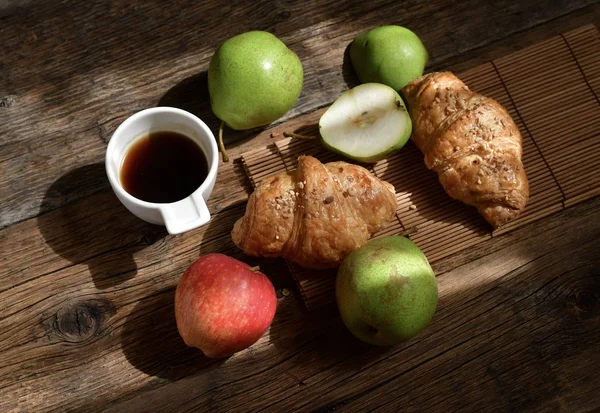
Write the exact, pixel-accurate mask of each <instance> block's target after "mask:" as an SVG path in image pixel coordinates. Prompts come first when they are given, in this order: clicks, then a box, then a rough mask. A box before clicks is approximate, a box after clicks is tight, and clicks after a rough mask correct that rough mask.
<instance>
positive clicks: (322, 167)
mask: <svg viewBox="0 0 600 413" xmlns="http://www.w3.org/2000/svg"><path fill="white" fill-rule="evenodd" d="M395 212H396V195H395V190H394V187H393V186H392V185H391V184H390V183H388V182H385V181H382V180H379V179H378V178H377V177H375V176H373V175H372V174H371V173H370V172H369V171H367V170H366V169H365V168H362V167H360V166H357V165H353V164H349V163H346V162H330V163H327V164H322V163H321V162H319V160H317V159H315V158H313V157H311V156H300V157H299V158H298V167H297V169H296V170H294V171H291V172H282V173H279V174H277V175H273V176H270V177H268V178H265V179H264V180H262V181H261V182H260V183H259V185H257V188H256V190H255V191H254V192H253V193H252V194H251V195H250V197H249V199H248V204H247V206H246V212H245V214H244V216H243V217H242V218H240V219H239V220H238V221H237V222H236V223H235V224H234V227H233V230H232V232H231V237H232V239H233V242H234V243H235V244H236V245H237V246H238V247H239V248H241V249H242V250H243V251H244V253H246V254H248V255H253V256H260V257H283V258H285V259H287V260H289V261H293V262H295V263H297V264H299V265H301V266H302V267H305V268H313V269H325V268H335V267H337V266H338V265H339V264H340V262H341V261H342V259H343V258H344V257H345V256H346V255H347V254H349V253H350V252H352V251H353V250H355V249H356V248H358V247H360V246H361V245H363V244H364V243H366V242H367V240H368V239H369V237H370V236H371V235H372V234H373V233H374V232H377V231H379V230H380V229H382V228H383V227H384V226H385V224H387V223H388V222H389V221H390V220H392V219H393V218H394V214H395Z"/></svg>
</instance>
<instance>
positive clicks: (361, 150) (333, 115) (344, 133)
mask: <svg viewBox="0 0 600 413" xmlns="http://www.w3.org/2000/svg"><path fill="white" fill-rule="evenodd" d="M411 130H412V123H411V120H410V116H409V114H408V112H407V110H406V107H405V106H404V102H403V101H402V98H401V97H400V95H398V93H396V91H395V90H394V89H392V88H391V87H389V86H386V85H383V84H381V83H365V84H363V85H359V86H356V87H355V88H352V89H350V90H348V91H346V92H344V93H342V94H341V95H340V97H338V98H337V99H336V101H335V102H333V104H332V105H331V106H330V107H329V109H327V111H326V112H325V113H324V114H323V116H321V119H320V120H319V133H320V134H321V142H322V143H323V145H324V146H325V147H327V148H329V149H330V150H332V151H334V152H338V153H340V154H342V155H344V156H346V157H348V158H350V159H354V160H356V161H359V162H377V161H379V160H381V159H383V158H385V157H387V156H389V155H391V154H392V153H394V152H396V151H398V150H400V149H401V148H402V147H403V146H404V145H405V144H406V142H407V141H408V138H409V137H410V133H411Z"/></svg>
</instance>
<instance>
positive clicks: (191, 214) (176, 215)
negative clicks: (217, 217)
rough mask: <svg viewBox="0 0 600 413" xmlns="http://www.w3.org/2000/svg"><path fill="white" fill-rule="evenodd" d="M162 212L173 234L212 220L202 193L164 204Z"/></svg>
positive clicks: (166, 224) (168, 230) (168, 229)
mask: <svg viewBox="0 0 600 413" xmlns="http://www.w3.org/2000/svg"><path fill="white" fill-rule="evenodd" d="M160 212H161V214H162V217H163V220H164V222H165V227H167V232H168V233H169V234H171V235H176V234H181V233H183V232H186V231H189V230H192V229H194V228H198V227H200V226H202V225H204V224H206V223H207V222H208V221H209V220H210V211H209V210H208V207H207V206H206V201H204V198H203V197H202V195H201V194H200V193H198V194H197V195H196V196H194V195H192V196H190V197H188V198H186V199H183V200H181V201H178V202H175V203H173V204H168V205H164V206H162V207H161V209H160Z"/></svg>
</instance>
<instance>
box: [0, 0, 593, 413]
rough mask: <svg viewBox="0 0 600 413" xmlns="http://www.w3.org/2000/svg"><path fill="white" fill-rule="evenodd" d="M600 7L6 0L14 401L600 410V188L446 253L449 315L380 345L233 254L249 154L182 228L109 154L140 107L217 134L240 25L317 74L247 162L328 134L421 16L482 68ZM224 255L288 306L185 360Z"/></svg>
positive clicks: (224, 407) (444, 59)
mask: <svg viewBox="0 0 600 413" xmlns="http://www.w3.org/2000/svg"><path fill="white" fill-rule="evenodd" d="M599 16H600V6H599V5H598V4H597V3H596V2H594V1H591V0H575V1H569V2H567V1H559V2H554V1H550V0H531V1H527V2H509V1H506V0H502V1H499V2H496V3H494V4H492V3H488V2H485V1H483V0H474V1H472V2H469V3H463V2H455V1H448V0H434V1H431V2H427V3H422V2H417V1H406V2H401V3H399V2H397V1H396V2H392V1H384V0H377V1H372V2H351V1H343V2H337V1H325V2H316V1H309V2H284V1H275V2H267V1H259V2H255V3H252V4H251V3H247V2H242V1H234V2H217V1H209V2H199V1H193V0H179V1H177V2H171V3H169V5H165V3H164V2H160V1H158V0H149V1H144V2H142V1H130V2H127V3H125V2H119V1H117V0H109V1H100V0H92V1H88V2H78V1H59V0H27V1H12V0H11V1H4V2H0V33H1V35H2V41H1V42H0V200H1V201H0V251H1V253H0V259H1V265H0V394H1V395H2V397H0V411H2V412H4V411H8V412H34V411H44V412H53V411H56V412H63V411H75V412H94V411H102V410H106V411H114V412H136V411H149V410H151V411H157V412H161V411H163V412H172V411H208V410H210V411H249V410H254V411H256V410H259V409H262V410H264V411H287V410H298V411H309V410H321V411H333V410H347V411H364V410H366V409H380V410H384V411H397V410H399V409H403V410H413V411H420V410H423V409H425V408H428V409H429V410H431V411H448V410H471V411H481V410H484V409H485V410H492V411H526V410H529V411H565V412H571V411H576V412H578V411H582V412H583V411H592V410H595V409H598V408H599V407H600V400H599V395H598V392H597V389H598V388H600V383H599V381H598V377H597V375H596V374H595V371H596V370H597V369H598V368H600V360H598V356H597V354H598V352H599V351H600V348H599V343H600V339H599V338H598V335H597V331H598V327H599V326H598V323H599V322H600V321H599V320H600V315H599V313H600V310H599V302H600V286H599V273H598V271H599V268H600V257H599V256H598V251H600V248H599V246H600V245H599V244H598V240H599V239H600V228H599V226H598V225H600V215H599V213H600V199H598V198H596V199H593V200H591V201H587V202H584V203H582V204H580V205H577V206H575V207H573V208H569V209H567V210H566V211H563V212H560V213H558V214H556V215H553V216H551V217H548V218H546V219H544V220H543V221H539V222H536V223H533V224H531V225H528V226H526V227H524V228H521V229H518V230H516V231H515V232H512V233H510V234H503V235H500V236H498V237H497V238H494V239H493V240H491V241H489V242H487V243H484V244H482V245H479V246H476V247H474V248H471V249H469V250H467V251H465V252H462V253H460V254H457V255H453V256H451V257H448V258H446V259H443V260H441V261H439V262H436V265H435V270H436V273H437V274H438V275H439V282H440V293H441V301H440V308H439V311H438V312H437V313H436V317H435V319H434V322H433V323H432V324H431V326H430V327H429V328H428V329H427V330H426V331H425V332H424V333H423V334H422V335H419V336H418V337H417V338H416V339H415V340H413V341H411V342H409V343H406V344H405V345H401V346H397V347H394V348H391V349H378V348H372V347H368V346H365V345H362V344H360V343H359V342H358V341H357V340H355V339H353V338H352V337H351V336H350V334H349V333H348V332H347V331H346V329H345V328H344V326H343V325H342V324H341V321H340V319H339V317H338V314H337V311H336V309H335V307H333V306H329V307H325V308H323V309H322V310H320V311H319V312H317V313H314V314H306V313H305V312H303V310H302V306H301V302H300V299H299V297H298V293H297V292H296V291H295V290H294V289H293V283H292V280H291V278H290V277H289V273H288V271H287V270H286V267H285V264H284V263H283V262H282V261H280V260H252V259H250V258H249V257H244V256H242V255H241V254H240V252H239V251H238V250H237V249H236V248H235V246H234V245H233V244H232V242H231V240H230V237H229V235H228V229H229V228H231V225H232V224H233V222H234V221H235V219H237V218H238V217H240V216H241V215H242V213H243V209H244V203H243V202H244V201H245V200H246V198H247V194H248V190H249V186H248V182H246V181H245V180H244V173H243V170H242V169H241V168H242V167H241V164H239V163H230V164H226V165H221V166H220V169H219V178H218V183H217V188H216V190H215V193H214V196H213V197H212V199H211V201H210V209H211V211H212V212H213V219H212V220H211V223H210V224H209V225H207V226H206V227H203V228H201V229H199V230H197V231H193V232H190V233H187V234H184V235H180V236H176V237H173V236H169V235H167V234H166V233H165V231H164V229H163V228H161V227H156V226H153V225H149V224H146V223H144V222H141V221H139V220H137V219H136V218H135V217H133V216H131V214H129V213H128V212H127V211H126V210H125V209H124V208H123V207H122V206H121V205H120V204H119V202H118V201H117V199H116V197H115V196H114V195H113V194H112V193H111V192H110V190H109V187H108V184H107V181H106V179H105V176H104V170H103V166H102V162H103V156H104V150H105V148H106V143H107V141H108V139H109V137H110V135H111V133H112V132H113V130H114V129H115V128H116V126H117V125H118V124H119V123H120V122H121V121H122V120H123V119H125V118H126V117H127V116H129V115H130V114H132V113H134V112H136V111H137V110H140V109H142V108H146V107H149V106H155V105H158V104H161V105H163V104H164V105H172V106H178V107H183V108H185V109H189V110H191V111H192V112H194V113H196V114H198V115H200V116H201V117H202V118H204V119H206V120H207V122H208V123H209V125H210V126H211V127H212V128H213V130H214V127H215V125H216V120H215V119H214V117H212V116H211V115H210V109H209V107H208V104H207V102H208V101H207V95H206V83H205V80H206V74H205V70H206V68H207V67H208V62H209V59H210V56H211V54H212V52H213V51H214V49H215V47H216V46H217V45H218V44H219V43H221V42H222V41H223V40H224V39H226V38H227V37H229V36H231V35H233V34H235V33H238V32H240V31H244V30H250V29H266V30H271V31H273V32H274V33H275V34H277V35H278V36H280V37H281V38H282V39H283V40H284V41H285V42H286V43H287V44H288V45H289V46H290V47H291V48H292V49H293V50H294V51H296V52H297V53H298V54H299V55H300V57H301V58H302V60H303V64H304V65H305V74H306V81H305V88H304V92H303V94H302V96H301V98H300V101H299V103H298V105H297V106H296V107H295V108H294V109H293V110H292V111H291V112H290V113H289V114H287V115H286V117H285V118H284V119H282V121H281V122H284V121H285V123H281V122H280V123H278V124H275V125H273V126H272V127H270V128H267V129H265V130H260V131H250V132H247V133H242V134H236V133H233V132H231V131H229V132H228V133H229V135H228V136H229V142H230V143H229V147H230V150H231V155H232V158H236V157H238V156H239V155H240V154H241V153H244V152H247V151H248V150H250V149H253V148H258V147H261V146H264V145H265V143H266V142H269V141H270V139H271V138H270V133H271V132H279V133H280V132H282V131H283V130H284V129H288V128H289V129H292V130H295V129H299V128H303V127H305V126H306V125H307V124H310V123H311V122H312V123H314V120H315V119H318V113H319V112H318V110H319V109H320V108H322V107H324V106H326V105H328V104H329V103H331V101H333V100H334V99H335V98H336V97H337V95H338V94H339V93H340V92H341V91H343V90H345V89H346V88H347V85H348V84H350V85H352V84H353V82H355V80H354V79H353V77H352V73H351V72H350V71H348V67H347V64H346V66H344V51H345V48H346V47H347V45H348V43H349V42H350V41H351V40H352V38H353V37H354V36H355V35H356V34H358V33H359V32H362V31H363V30H366V29H368V28H371V27H374V26H376V25H379V24H386V23H398V24H406V25H409V26H410V27H411V28H413V29H414V30H415V31H416V32H417V33H418V34H419V35H420V36H421V37H422V38H423V40H424V41H425V43H426V44H427V46H428V48H429V49H430V51H431V55H432V61H431V64H430V68H436V67H444V68H453V69H456V70H466V69H469V68H472V67H474V66H476V65H477V64H479V63H481V62H483V61H488V60H490V59H492V58H498V57H501V56H504V55H506V54H507V52H509V51H514V50H519V49H521V48H522V47H524V46H527V45H530V44H532V43H535V42H538V41H541V40H545V39H548V38H550V37H552V36H554V35H556V34H559V33H562V32H565V31H568V30H570V29H573V28H576V27H579V26H581V25H583V24H588V23H595V24H596V25H597V26H598V25H600V19H599ZM216 251H218V252H222V253H226V254H230V255H232V256H234V257H238V258H241V259H244V260H245V261H247V262H249V263H252V264H259V265H261V268H262V269H263V270H264V271H265V272H266V273H267V274H269V276H271V278H272V279H273V282H274V284H275V286H276V289H277V292H278V297H279V303H278V312H277V316H276V319H275V321H274V323H273V325H272V326H271V328H270V330H269V332H268V333H267V334H265V336H264V337H263V338H262V339H261V340H260V341H259V342H258V343H257V344H256V345H254V346H252V347H251V348H250V349H248V350H246V351H244V352H241V353H239V354H237V355H236V356H234V357H232V358H230V359H227V360H208V359H206V358H204V357H203V356H202V355H201V354H200V353H199V352H198V351H194V350H192V349H188V348H186V347H185V346H184V345H183V343H182V342H181V339H180V338H179V336H178V334H177V331H176V329H175V324H174V320H173V311H172V302H173V293H174V288H175V286H176V283H177V280H178V278H179V276H180V275H181V274H182V272H183V271H184V270H185V268H186V267H187V266H188V265H189V264H190V263H191V262H192V261H193V260H195V259H196V258H197V257H198V255H199V254H202V253H207V252H216Z"/></svg>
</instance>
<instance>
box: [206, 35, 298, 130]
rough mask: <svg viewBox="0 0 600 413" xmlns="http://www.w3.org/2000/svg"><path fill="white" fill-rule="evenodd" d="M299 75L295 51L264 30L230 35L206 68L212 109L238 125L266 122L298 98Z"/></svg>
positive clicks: (271, 120)
mask: <svg viewBox="0 0 600 413" xmlns="http://www.w3.org/2000/svg"><path fill="white" fill-rule="evenodd" d="M302 81H303V71H302V64H301V63H300V59H299V58H298V56H297V55H296V54H295V53H294V52H293V51H291V50H290V49H289V48H288V47H287V46H286V45H285V44H284V43H283V42H282V41H281V40H279V39H278V38H277V37H275V36H274V35H272V34H271V33H268V32H264V31H251V32H246V33H242V34H240V35H237V36H234V37H232V38H230V39H228V40H227V41H225V42H224V43H223V44H222V45H221V47H219V49H218V50H217V51H216V52H215V54H214V55H213V57H212V60H211V62H210V66H209V68H208V91H209V94H210V103H211V107H212V110H213V112H214V113H215V115H216V116H217V117H218V118H219V119H221V120H222V121H224V122H225V123H226V124H227V126H229V127H230V128H232V129H236V130H244V129H252V128H256V127H258V126H263V125H267V124H269V123H271V122H273V121H275V120H276V119H278V118H280V117H281V116H283V115H284V114H285V113H286V112H287V111H288V110H290V109H291V108H292V106H294V104H295V103H296V101H297V100H298V96H300V91H301V90H302Z"/></svg>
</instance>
